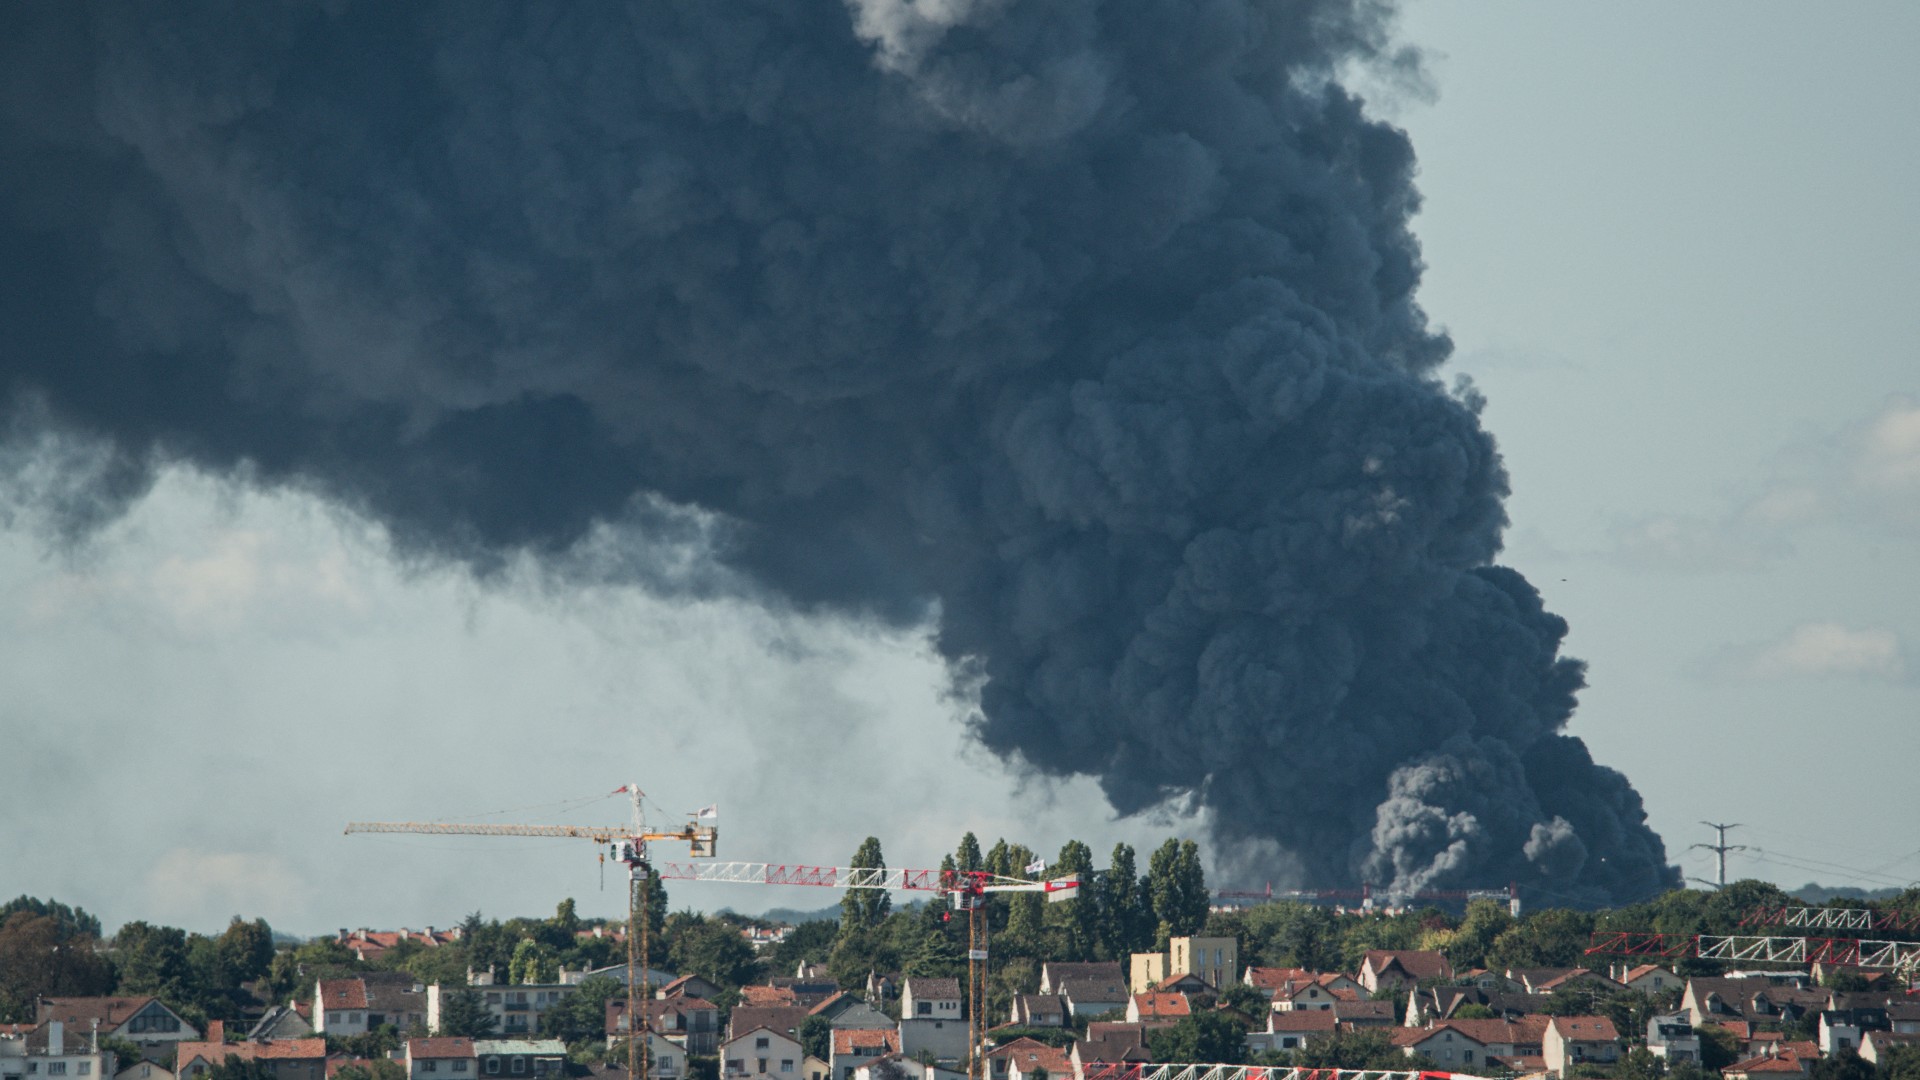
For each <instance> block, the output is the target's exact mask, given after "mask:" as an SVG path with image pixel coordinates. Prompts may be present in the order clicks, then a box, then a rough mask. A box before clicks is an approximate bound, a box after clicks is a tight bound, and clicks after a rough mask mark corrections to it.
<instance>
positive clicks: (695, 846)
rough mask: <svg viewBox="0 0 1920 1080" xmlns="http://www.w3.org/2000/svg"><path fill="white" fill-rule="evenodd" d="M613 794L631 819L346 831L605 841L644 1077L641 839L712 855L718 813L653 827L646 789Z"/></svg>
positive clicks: (630, 1049)
mask: <svg viewBox="0 0 1920 1080" xmlns="http://www.w3.org/2000/svg"><path fill="white" fill-rule="evenodd" d="M612 793H613V794H614V795H621V794H624V795H626V796H627V798H628V799H629V801H630V802H631V803H632V805H633V820H632V821H630V822H628V823H627V824H625V825H608V826H597V825H496V824H488V823H467V822H443V821H350V822H348V823H347V830H346V831H347V833H348V834H352V833H423V834H426V835H429V836H554V837H568V838H572V839H577V840H591V841H593V842H594V843H596V844H606V845H608V846H609V847H610V848H611V852H610V854H611V855H612V856H613V858H614V859H616V860H617V861H619V862H621V863H624V864H626V867H627V1075H628V1076H629V1077H633V1078H635V1080H647V1074H648V1071H649V1068H650V1065H651V1062H650V1061H649V1058H650V1056H651V1055H650V1054H649V1052H648V1051H649V1050H650V1047H648V1045H647V1041H648V1040H647V1032H646V1030H643V1029H642V1028H641V1027H640V1020H639V1017H640V1011H641V1010H640V1009H639V1008H638V1007H637V1004H636V1002H637V1001H638V1000H639V999H637V998H636V997H635V986H636V982H635V973H634V967H635V959H636V957H635V951H636V948H637V950H638V953H639V956H638V961H639V967H640V969H641V972H642V975H643V976H644V973H645V971H646V965H647V929H648V927H647V918H646V914H645V912H644V911H643V910H642V908H643V905H644V901H645V897H644V895H643V890H644V889H645V888H646V881H647V874H648V871H649V870H650V869H651V867H650V864H649V861H648V852H647V845H648V844H650V843H653V842H655V841H661V840H678V841H683V842H685V843H686V845H687V847H688V854H689V855H690V856H691V857H693V858H697V859H698V858H712V857H713V853H714V849H715V847H716V846H717V845H718V843H719V839H720V829H719V826H718V825H717V824H715V825H703V824H701V822H702V821H706V820H715V819H717V818H718V817H719V812H718V808H717V807H714V806H709V807H706V808H705V809H703V810H698V811H695V812H694V813H692V814H690V815H688V817H689V819H690V820H689V821H688V822H687V823H686V824H685V825H683V826H681V827H680V828H678V829H674V830H671V831H660V830H654V829H651V828H649V827H648V826H647V816H646V810H645V808H644V807H643V806H642V805H641V800H642V799H643V798H645V795H646V793H645V792H643V791H641V790H640V785H638V784H623V785H621V786H620V787H617V788H615V789H613V792H612ZM645 981H646V982H647V993H648V994H649V995H650V994H651V992H652V981H651V980H650V979H647V980H645Z"/></svg>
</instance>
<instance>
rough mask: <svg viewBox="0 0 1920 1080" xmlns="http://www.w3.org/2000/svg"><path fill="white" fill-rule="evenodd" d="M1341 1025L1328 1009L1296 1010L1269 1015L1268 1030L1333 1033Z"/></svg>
mask: <svg viewBox="0 0 1920 1080" xmlns="http://www.w3.org/2000/svg"><path fill="white" fill-rule="evenodd" d="M1339 1023H1340V1018H1339V1017H1337V1016H1335V1015H1333V1013H1332V1012H1330V1011H1328V1010H1326V1009H1295V1010H1293V1011H1291V1012H1277V1013H1268V1014H1267V1030H1268V1031H1271V1032H1294V1031H1332V1030H1333V1029H1334V1027H1335V1026H1336V1025H1337V1024H1339Z"/></svg>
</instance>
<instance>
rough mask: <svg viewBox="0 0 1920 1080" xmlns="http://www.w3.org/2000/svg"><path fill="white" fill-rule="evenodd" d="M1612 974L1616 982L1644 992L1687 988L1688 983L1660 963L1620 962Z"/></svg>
mask: <svg viewBox="0 0 1920 1080" xmlns="http://www.w3.org/2000/svg"><path fill="white" fill-rule="evenodd" d="M1610 974H1612V976H1613V979H1614V981H1615V982H1617V983H1619V984H1620V985H1622V986H1624V987H1626V988H1627V989H1629V990H1637V991H1639V992H1640V993H1642V994H1665V993H1667V992H1669V991H1673V990H1682V989H1685V988H1686V985H1687V980H1685V979H1683V978H1681V977H1680V976H1678V975H1676V974H1674V973H1673V971H1672V970H1671V969H1669V968H1664V967H1661V966H1660V965H1659V964H1641V965H1639V966H1638V967H1629V966H1627V965H1626V964H1618V965H1615V967H1614V970H1613V971H1612V972H1611V973H1610Z"/></svg>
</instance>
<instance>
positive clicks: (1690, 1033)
mask: <svg viewBox="0 0 1920 1080" xmlns="http://www.w3.org/2000/svg"><path fill="white" fill-rule="evenodd" d="M1647 1050H1648V1051H1649V1052H1651V1053H1652V1054H1653V1056H1654V1057H1658V1058H1665V1059H1667V1061H1668V1062H1669V1063H1673V1062H1679V1061H1691V1062H1693V1063H1694V1064H1695V1065H1698V1064H1699V1063H1700V1033H1699V1032H1697V1031H1695V1030H1693V1024H1692V1022H1690V1021H1689V1020H1688V1019H1687V1014H1686V1013H1683V1012H1673V1013H1662V1014H1661V1015H1659V1016H1651V1017H1648V1018H1647Z"/></svg>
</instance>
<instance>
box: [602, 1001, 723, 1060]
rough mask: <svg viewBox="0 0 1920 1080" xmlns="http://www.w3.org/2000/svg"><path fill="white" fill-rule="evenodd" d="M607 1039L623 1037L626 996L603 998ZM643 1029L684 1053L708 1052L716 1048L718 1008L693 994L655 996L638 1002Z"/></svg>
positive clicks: (718, 1041)
mask: <svg viewBox="0 0 1920 1080" xmlns="http://www.w3.org/2000/svg"><path fill="white" fill-rule="evenodd" d="M606 1010H607V1021H606V1025H607V1038H608V1040H609V1041H611V1040H613V1039H624V1038H626V1037H627V1031H628V1026H627V999H626V997H625V996H620V997H612V998H608V999H607V1004H606ZM640 1016H641V1020H642V1027H643V1028H644V1029H645V1030H648V1031H653V1032H657V1033H659V1034H661V1035H663V1036H665V1037H666V1039H667V1041H669V1042H671V1043H673V1044H675V1045H677V1046H679V1047H681V1048H682V1049H683V1050H684V1051H685V1052H686V1053H689V1054H701V1055H711V1054H713V1053H715V1052H716V1051H717V1050H718V1049H719V1047H720V1008H719V1006H717V1005H715V1004H714V1003H713V1002H711V1001H707V1000H705V999H704V998H695V997H670V998H656V999H654V1000H652V1001H642V1002H640Z"/></svg>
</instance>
